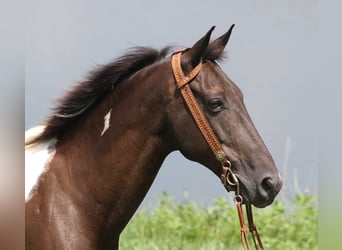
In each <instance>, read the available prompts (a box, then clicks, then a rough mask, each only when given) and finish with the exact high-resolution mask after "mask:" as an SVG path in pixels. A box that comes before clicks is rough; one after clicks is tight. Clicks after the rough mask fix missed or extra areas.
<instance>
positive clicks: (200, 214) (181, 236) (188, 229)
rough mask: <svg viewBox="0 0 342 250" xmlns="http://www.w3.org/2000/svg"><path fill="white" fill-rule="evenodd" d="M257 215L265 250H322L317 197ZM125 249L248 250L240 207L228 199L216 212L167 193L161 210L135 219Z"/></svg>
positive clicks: (144, 212) (126, 232)
mask: <svg viewBox="0 0 342 250" xmlns="http://www.w3.org/2000/svg"><path fill="white" fill-rule="evenodd" d="M253 212H254V220H255V224H256V225H257V227H258V229H259V233H260V235H261V238H262V241H263V243H264V247H265V249H272V250H273V249H290V250H296V249H298V250H303V249H305V250H306V249H318V240H317V231H318V208H317V203H316V202H315V197H314V196H308V195H297V196H296V197H294V199H293V201H292V204H291V205H290V206H289V207H286V206H285V205H284V203H282V202H280V201H275V203H274V204H273V205H272V206H270V207H268V208H265V209H254V210H253ZM250 243H252V241H250ZM120 249H121V250H125V249H127V250H141V249H148V250H153V249H158V250H159V249H160V250H183V249H186V250H188V249H190V250H191V249H194V250H195V249H196V250H200V249H203V250H204V249H206V250H207V249H208V250H219V249H242V247H241V243H240V228H239V222H238V217H237V213H236V210H235V207H234V206H232V205H229V204H227V201H226V199H224V198H220V199H217V200H216V201H215V202H214V205H212V206H210V207H203V206H200V205H198V204H196V203H193V202H188V203H187V204H174V202H173V199H172V198H171V197H169V196H167V194H166V193H163V195H162V197H161V199H160V201H159V202H158V205H157V206H156V207H154V208H153V209H152V210H150V211H147V210H146V209H145V210H140V211H138V212H137V213H136V214H135V216H134V217H133V219H132V220H131V221H130V223H129V224H128V225H127V227H126V229H125V230H124V232H123V233H122V235H121V237H120ZM252 249H254V248H252Z"/></svg>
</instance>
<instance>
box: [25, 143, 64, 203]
mask: <svg viewBox="0 0 342 250" xmlns="http://www.w3.org/2000/svg"><path fill="white" fill-rule="evenodd" d="M56 142H57V139H56V138H53V139H51V140H49V141H45V142H39V143H36V144H33V145H29V146H27V147H25V201H29V200H30V199H31V197H32V196H33V194H34V193H35V190H36V186H37V184H38V182H39V179H40V176H41V175H42V173H44V172H45V171H47V170H48V167H49V163H50V161H51V160H52V159H53V156H54V154H55V152H56V150H55V145H56Z"/></svg>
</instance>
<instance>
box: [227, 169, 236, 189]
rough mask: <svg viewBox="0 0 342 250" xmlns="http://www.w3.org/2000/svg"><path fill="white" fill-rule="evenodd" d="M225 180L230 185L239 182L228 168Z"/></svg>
mask: <svg viewBox="0 0 342 250" xmlns="http://www.w3.org/2000/svg"><path fill="white" fill-rule="evenodd" d="M226 180H227V183H228V184H229V185H231V186H236V185H237V184H238V183H239V180H238V178H237V177H236V175H235V174H234V172H233V171H232V170H231V169H230V168H228V172H227V176H226Z"/></svg>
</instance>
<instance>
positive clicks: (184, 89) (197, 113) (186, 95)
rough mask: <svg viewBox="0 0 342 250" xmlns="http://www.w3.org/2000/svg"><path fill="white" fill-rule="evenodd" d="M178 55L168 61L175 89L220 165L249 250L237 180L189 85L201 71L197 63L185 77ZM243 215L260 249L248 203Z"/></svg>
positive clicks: (200, 63) (243, 242)
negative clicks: (231, 193) (232, 196)
mask: <svg viewBox="0 0 342 250" xmlns="http://www.w3.org/2000/svg"><path fill="white" fill-rule="evenodd" d="M181 54H182V51H177V52H175V53H174V54H173V55H172V58H171V65H172V71H173V74H174V77H175V80H176V85H177V89H178V90H179V91H180V93H181V94H182V96H183V99H184V101H185V102H186V104H187V106H188V108H189V110H190V112H191V114H192V117H193V118H194V120H195V122H196V124H197V126H198V128H199V130H200V131H201V134H202V135H203V137H204V139H205V140H206V142H207V143H208V145H209V147H210V149H211V151H212V152H213V153H214V155H215V157H216V159H217V160H218V161H219V162H220V164H221V166H222V170H221V182H222V184H223V186H224V187H225V188H226V190H227V191H228V192H229V191H232V190H234V189H235V197H234V202H235V205H236V209H237V212H238V216H239V222H240V231H241V242H242V246H243V247H244V249H245V250H250V246H249V242H248V235H247V228H246V225H245V218H244V215H243V210H242V204H243V198H242V196H241V195H240V183H239V180H238V178H237V177H236V175H235V173H234V172H233V171H232V170H231V166H232V164H231V162H230V161H229V159H228V157H227V156H226V154H225V152H224V150H223V148H222V145H221V143H220V142H219V140H218V139H217V137H216V135H215V134H214V132H213V130H212V128H211V127H210V125H209V123H208V121H207V119H206V118H205V116H204V114H203V112H202V110H201V108H200V106H199V104H198V103H197V101H196V99H195V97H194V95H193V93H192V90H191V88H190V85H189V83H190V82H191V80H193V79H194V78H195V77H196V76H197V75H198V74H199V72H200V71H201V69H202V61H200V62H199V64H198V65H197V66H196V67H195V68H194V69H193V70H192V71H191V72H190V73H189V74H188V75H186V76H185V75H184V72H183V70H182V67H181ZM246 214H247V220H248V226H249V232H250V233H251V235H252V239H253V242H254V246H255V249H257V250H258V249H261V250H263V249H264V247H263V244H262V242H261V238H260V236H259V233H258V231H257V229H256V226H255V225H254V221H253V213H252V206H251V204H250V203H246Z"/></svg>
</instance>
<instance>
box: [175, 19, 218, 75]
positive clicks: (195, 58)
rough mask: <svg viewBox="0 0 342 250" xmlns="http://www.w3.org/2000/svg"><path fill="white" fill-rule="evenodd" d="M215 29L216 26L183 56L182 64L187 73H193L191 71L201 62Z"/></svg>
mask: <svg viewBox="0 0 342 250" xmlns="http://www.w3.org/2000/svg"><path fill="white" fill-rule="evenodd" d="M214 29H215V26H212V27H211V28H210V30H209V31H208V32H207V33H206V34H205V35H204V36H203V37H202V38H201V39H200V40H198V41H197V42H196V43H195V44H194V45H193V46H192V47H191V48H190V49H187V50H186V51H185V52H184V54H183V55H182V58H181V64H182V68H183V70H184V71H185V73H186V72H187V71H191V69H193V68H194V67H196V65H197V64H198V63H199V62H200V60H201V58H202V55H203V53H204V52H205V50H206V49H207V47H208V44H209V40H210V36H211V33H212V32H213V30H214Z"/></svg>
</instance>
